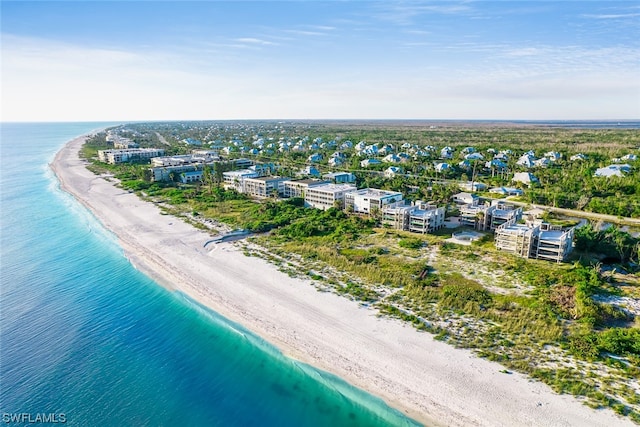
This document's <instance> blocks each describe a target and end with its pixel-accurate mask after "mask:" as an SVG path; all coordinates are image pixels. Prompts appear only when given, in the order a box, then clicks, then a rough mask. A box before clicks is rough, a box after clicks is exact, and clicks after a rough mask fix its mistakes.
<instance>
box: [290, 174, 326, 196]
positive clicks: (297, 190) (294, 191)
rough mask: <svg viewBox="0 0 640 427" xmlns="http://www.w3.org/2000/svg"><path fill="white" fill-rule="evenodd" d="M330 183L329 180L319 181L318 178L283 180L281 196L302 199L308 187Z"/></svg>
mask: <svg viewBox="0 0 640 427" xmlns="http://www.w3.org/2000/svg"><path fill="white" fill-rule="evenodd" d="M330 183H331V181H321V180H319V179H297V180H289V181H285V182H284V194H283V196H284V197H287V198H288V197H302V198H303V199H304V198H305V196H306V194H307V191H308V190H309V188H311V187H315V186H318V185H324V184H330Z"/></svg>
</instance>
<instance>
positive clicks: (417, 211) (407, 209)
mask: <svg viewBox="0 0 640 427" xmlns="http://www.w3.org/2000/svg"><path fill="white" fill-rule="evenodd" d="M444 217H445V208H444V207H441V208H438V207H436V206H434V205H430V204H427V203H424V202H421V201H416V202H415V203H414V204H412V205H406V204H404V202H397V203H395V204H392V205H388V206H387V207H385V208H384V209H383V210H382V224H383V225H387V226H389V227H392V228H395V229H396V230H407V231H412V232H414V233H422V234H426V233H429V232H432V231H434V230H437V229H439V228H442V227H444Z"/></svg>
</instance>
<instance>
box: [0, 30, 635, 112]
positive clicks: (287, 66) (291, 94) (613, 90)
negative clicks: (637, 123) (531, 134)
mask: <svg viewBox="0 0 640 427" xmlns="http://www.w3.org/2000/svg"><path fill="white" fill-rule="evenodd" d="M256 40H261V39H256ZM238 43H240V42H238ZM245 43H247V44H251V42H246V41H245ZM254 44H257V45H258V46H260V44H259V42H255V43H254ZM417 48H419V47H416V49H417ZM215 49H218V50H219V51H216V52H213V53H212V54H211V55H210V56H207V55H203V54H202V52H200V51H198V50H197V49H195V50H193V51H185V50H181V51H174V52H169V51H149V52H137V51H128V50H124V49H104V48H89V47H83V46H77V45H71V44H63V43H56V42H51V41H47V40H40V39H25V38H20V37H15V36H11V35H3V36H2V52H1V53H2V59H3V61H2V92H3V95H2V107H3V108H2V110H3V117H2V120H4V121H14V120H15V121H20V120H32V121H37V120H67V121H78V120H152V119H153V120H169V119H174V120H178V119H244V118H318V119H321V118H380V119H382V118H443V119H444V118H461V119H465V118H466V119H472V118H488V119H510V118H511V119H518V118H519V119H590V118H593V119H598V118H616V119H623V118H638V117H640V105H639V104H638V95H639V94H640V82H639V79H638V75H637V71H636V70H637V67H634V65H637V63H638V58H639V57H640V54H639V53H638V51H633V50H628V49H622V48H609V49H594V50H584V49H579V48H576V47H565V48H550V47H548V46H547V47H545V46H532V47H519V46H505V45H482V44H478V43H476V44H470V45H466V46H458V47H456V48H455V49H454V52H453V53H454V55H455V54H456V53H457V52H458V51H457V50H456V49H460V50H461V51H465V50H475V51H478V52H482V53H483V55H484V56H483V58H485V59H486V60H485V61H481V62H474V61H469V62H468V63H465V64H464V65H465V66H464V67H453V66H451V65H450V64H449V63H446V62H438V61H433V60H431V58H428V57H427V58H426V61H425V62H423V63H416V64H415V65H414V66H411V67H407V66H406V64H403V63H402V62H399V63H398V64H395V63H385V62H381V63H380V64H366V65H360V66H358V65H357V64H351V65H346V64H345V65H343V66H341V67H311V66H309V67H304V69H301V68H300V67H295V66H291V63H290V62H284V63H282V64H281V63H280V62H276V63H266V62H265V63H264V64H263V63H261V62H260V63H257V65H258V66H255V67H242V66H239V64H240V62H238V61H237V60H235V58H234V57H233V56H229V57H225V56H223V55H224V53H225V52H226V51H227V50H228V46H222V45H220V46H218V45H216V46H215ZM249 52H254V51H249ZM228 55H230V54H228ZM457 56H459V55H457ZM223 58H224V60H223ZM229 58H230V59H229ZM240 58H241V59H242V60H243V61H246V62H245V63H250V62H251V61H252V60H253V59H252V58H253V56H251V55H244V56H240ZM463 58H466V56H464V55H463ZM227 59H229V60H227ZM291 60H292V61H295V58H291Z"/></svg>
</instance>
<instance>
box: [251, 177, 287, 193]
mask: <svg viewBox="0 0 640 427" xmlns="http://www.w3.org/2000/svg"><path fill="white" fill-rule="evenodd" d="M290 179H291V178H290V177H282V176H259V177H255V178H244V180H243V182H244V187H243V188H242V191H241V193H245V194H248V195H249V196H253V197H260V198H265V197H280V196H282V195H283V194H284V183H285V182H286V181H289V180H290Z"/></svg>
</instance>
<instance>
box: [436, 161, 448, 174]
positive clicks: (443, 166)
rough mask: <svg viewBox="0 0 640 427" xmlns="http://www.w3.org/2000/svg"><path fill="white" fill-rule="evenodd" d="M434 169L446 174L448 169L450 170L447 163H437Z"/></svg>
mask: <svg viewBox="0 0 640 427" xmlns="http://www.w3.org/2000/svg"><path fill="white" fill-rule="evenodd" d="M434 169H435V170H436V172H438V173H440V172H446V171H448V170H449V169H451V166H449V163H437V164H436V165H435V166H434Z"/></svg>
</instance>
